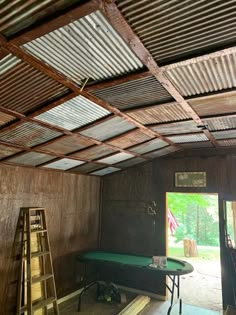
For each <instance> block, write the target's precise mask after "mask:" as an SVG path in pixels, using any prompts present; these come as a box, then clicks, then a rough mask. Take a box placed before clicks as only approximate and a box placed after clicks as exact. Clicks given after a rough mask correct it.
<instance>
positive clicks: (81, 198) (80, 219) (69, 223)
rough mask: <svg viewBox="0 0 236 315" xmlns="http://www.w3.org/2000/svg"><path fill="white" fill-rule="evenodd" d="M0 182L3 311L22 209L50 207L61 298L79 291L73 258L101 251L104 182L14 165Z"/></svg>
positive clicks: (0, 299) (0, 306)
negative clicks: (98, 244) (83, 253)
mask: <svg viewBox="0 0 236 315" xmlns="http://www.w3.org/2000/svg"><path fill="white" fill-rule="evenodd" d="M0 178H1V180H0V275H1V281H0V310H2V309H3V305H4V303H5V300H4V292H5V289H6V285H7V278H8V276H9V275H8V267H9V266H10V265H11V263H12V261H11V258H10V254H11V248H12V242H13V238H14V233H15V228H16V223H17V219H18V215H19V210H20V207H31V206H39V207H45V208H46V214H47V223H48V230H49V237H50V243H51V250H52V256H53V265H54V272H55V280H56V287H57V294H58V296H59V297H61V296H63V295H65V294H67V293H69V292H72V291H73V290H75V289H76V288H78V279H77V276H76V263H75V258H74V257H75V254H76V252H78V251H82V250H87V249H91V248H96V247H97V241H98V222H99V202H100V178H97V177H89V176H83V175H74V174H65V173H63V172H55V171H43V170H34V169H30V168H29V169H28V168H21V167H11V166H1V167H0ZM0 312H1V311H0ZM4 315H7V314H4Z"/></svg>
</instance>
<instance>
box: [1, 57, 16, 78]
mask: <svg viewBox="0 0 236 315" xmlns="http://www.w3.org/2000/svg"><path fill="white" fill-rule="evenodd" d="M20 62H21V60H20V59H18V58H17V57H15V56H13V55H12V54H9V55H7V56H6V57H4V58H3V59H1V60H0V74H3V73H5V72H7V71H8V70H10V69H11V68H13V67H15V66H16V65H17V64H18V63H20Z"/></svg>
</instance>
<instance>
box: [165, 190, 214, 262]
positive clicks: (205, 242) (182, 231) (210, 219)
mask: <svg viewBox="0 0 236 315" xmlns="http://www.w3.org/2000/svg"><path fill="white" fill-rule="evenodd" d="M168 208H169V209H170V210H171V211H172V213H173V214H174V216H175V218H176V220H177V221H178V224H179V226H178V228H177V229H176V231H175V232H174V235H173V236H174V240H175V244H178V243H180V244H182V242H183V240H184V239H190V240H195V241H196V243H197V246H198V247H199V254H200V255H201V251H202V252H203V254H204V256H205V255H206V253H207V252H208V253H209V249H210V248H211V247H213V248H212V250H211V253H210V254H211V256H215V254H216V255H217V256H219V249H218V247H219V220H218V198H217V196H216V195H207V194H193V193H191V194H186V193H168ZM172 247H173V248H172ZM181 247H182V246H181ZM204 247H205V248H204ZM214 247H215V248H214ZM177 248H178V247H177V246H171V247H169V253H170V254H171V255H173V254H174V255H175V256H183V252H180V253H179V255H178V253H177ZM182 248H183V247H182ZM182 248H181V249H182ZM181 249H180V250H181ZM214 251H215V253H214ZM176 254H177V255H176Z"/></svg>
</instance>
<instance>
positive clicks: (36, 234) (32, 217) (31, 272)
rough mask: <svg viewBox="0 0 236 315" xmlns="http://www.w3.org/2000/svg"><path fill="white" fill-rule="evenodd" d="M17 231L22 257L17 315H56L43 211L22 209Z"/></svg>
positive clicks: (54, 287)
mask: <svg viewBox="0 0 236 315" xmlns="http://www.w3.org/2000/svg"><path fill="white" fill-rule="evenodd" d="M17 229H18V231H19V233H20V243H21V247H20V248H21V253H20V270H19V279H18V287H17V312H16V314H17V315H20V314H27V315H33V314H35V315H39V314H42V315H47V314H48V307H49V305H52V310H53V313H52V312H50V314H56V315H59V309H58V304H57V295H56V286H55V280H54V273H53V266H52V257H51V250H50V244H49V237H48V230H47V224H46V216H45V209H44V208H38V207H36V208H21V209H20V216H19V220H18V226H17Z"/></svg>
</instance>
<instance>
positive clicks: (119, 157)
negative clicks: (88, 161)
mask: <svg viewBox="0 0 236 315" xmlns="http://www.w3.org/2000/svg"><path fill="white" fill-rule="evenodd" d="M132 157H134V156H133V155H132V154H129V153H125V152H120V153H116V154H113V155H111V156H108V157H105V158H103V159H101V160H99V161H98V162H100V163H105V164H115V163H119V162H121V161H124V160H128V159H131V158H132Z"/></svg>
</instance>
